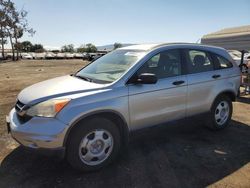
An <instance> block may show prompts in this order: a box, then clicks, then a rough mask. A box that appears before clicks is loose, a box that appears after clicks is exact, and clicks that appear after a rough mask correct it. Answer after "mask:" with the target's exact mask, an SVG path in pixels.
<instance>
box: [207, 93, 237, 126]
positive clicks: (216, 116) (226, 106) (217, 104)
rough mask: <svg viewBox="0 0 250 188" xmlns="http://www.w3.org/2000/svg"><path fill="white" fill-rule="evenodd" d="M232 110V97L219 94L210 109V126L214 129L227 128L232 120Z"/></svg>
mask: <svg viewBox="0 0 250 188" xmlns="http://www.w3.org/2000/svg"><path fill="white" fill-rule="evenodd" d="M232 110H233V106H232V101H231V99H230V98H229V97H228V96H225V95H221V96H219V97H218V98H217V99H216V100H215V101H214V104H213V106H212V108H211V110H210V115H209V120H210V121H209V127H210V128H211V129H213V130H220V129H223V128H225V127H226V126H227V125H228V123H229V121H230V120H231V117H232Z"/></svg>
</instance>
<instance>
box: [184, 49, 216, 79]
mask: <svg viewBox="0 0 250 188" xmlns="http://www.w3.org/2000/svg"><path fill="white" fill-rule="evenodd" d="M186 58H187V64H188V72H189V73H191V74H192V73H200V72H206V71H212V70H213V69H214V67H213V63H212V59H211V57H210V55H209V54H208V53H207V52H205V51H201V50H187V51H186Z"/></svg>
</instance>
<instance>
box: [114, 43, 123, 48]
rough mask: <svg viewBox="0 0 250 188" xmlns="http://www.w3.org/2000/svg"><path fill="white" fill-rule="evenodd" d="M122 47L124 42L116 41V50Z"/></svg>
mask: <svg viewBox="0 0 250 188" xmlns="http://www.w3.org/2000/svg"><path fill="white" fill-rule="evenodd" d="M121 47H122V44H121V43H118V42H116V43H115V44H114V50H115V49H117V48H121Z"/></svg>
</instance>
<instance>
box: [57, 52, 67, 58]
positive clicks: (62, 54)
mask: <svg viewBox="0 0 250 188" xmlns="http://www.w3.org/2000/svg"><path fill="white" fill-rule="evenodd" d="M64 58H65V54H64V53H57V54H56V59H64Z"/></svg>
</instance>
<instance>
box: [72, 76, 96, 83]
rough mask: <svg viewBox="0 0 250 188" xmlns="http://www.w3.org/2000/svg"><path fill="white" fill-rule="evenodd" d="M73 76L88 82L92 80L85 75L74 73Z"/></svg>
mask: <svg viewBox="0 0 250 188" xmlns="http://www.w3.org/2000/svg"><path fill="white" fill-rule="evenodd" d="M74 76H75V77H77V78H80V79H82V80H85V81H88V82H93V79H91V78H89V77H86V76H80V75H74Z"/></svg>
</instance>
